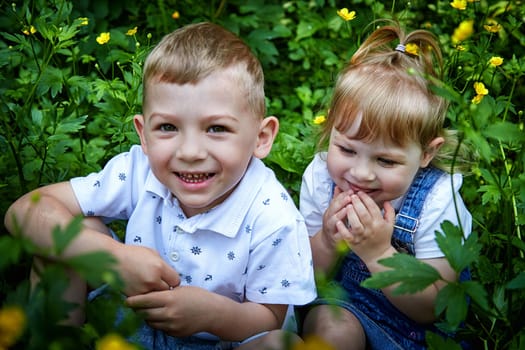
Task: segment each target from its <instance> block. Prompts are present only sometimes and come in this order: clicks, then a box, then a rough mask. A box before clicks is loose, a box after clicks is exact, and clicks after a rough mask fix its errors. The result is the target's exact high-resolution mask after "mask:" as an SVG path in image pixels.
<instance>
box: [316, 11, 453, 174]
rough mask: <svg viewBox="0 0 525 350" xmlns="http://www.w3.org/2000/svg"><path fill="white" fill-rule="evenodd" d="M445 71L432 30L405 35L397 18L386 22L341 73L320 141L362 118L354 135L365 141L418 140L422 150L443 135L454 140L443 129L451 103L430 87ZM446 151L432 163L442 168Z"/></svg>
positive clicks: (400, 144) (395, 142)
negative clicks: (382, 139)
mask: <svg viewBox="0 0 525 350" xmlns="http://www.w3.org/2000/svg"><path fill="white" fill-rule="evenodd" d="M396 45H397V46H396ZM407 46H408V47H410V46H412V47H411V48H410V50H407ZM415 50H417V52H415ZM436 68H437V70H436ZM441 71H442V56H441V49H440V47H439V45H438V43H437V41H436V39H435V37H434V36H433V35H432V33H430V32H428V31H426V30H416V31H413V32H411V33H409V34H407V35H406V34H405V33H404V32H403V30H402V29H401V28H400V27H399V25H398V24H397V23H396V22H391V21H388V23H387V25H385V26H382V27H380V28H378V29H376V30H375V31H374V32H373V33H372V34H371V35H370V36H369V37H368V38H367V39H366V40H365V42H364V43H363V44H362V45H361V46H360V47H359V49H358V50H357V51H356V52H355V54H354V55H353V56H352V58H351V60H350V62H349V63H348V64H347V66H346V67H345V68H344V69H343V70H342V72H341V73H340V74H339V77H338V79H337V82H336V85H335V89H334V93H333V97H332V101H331V104H330V109H329V112H328V118H327V121H326V123H325V125H324V127H323V130H322V131H321V139H320V144H321V145H322V144H325V143H326V142H327V141H328V139H329V137H330V133H331V131H332V129H333V128H335V129H336V130H338V131H340V132H345V131H346V130H348V128H349V127H350V126H351V125H352V123H354V121H355V120H356V119H357V118H358V117H360V116H362V120H361V124H360V126H359V130H358V131H357V134H356V135H355V137H356V138H358V139H361V140H364V141H365V142H366V141H371V140H375V139H377V138H385V139H387V140H389V141H391V142H393V143H394V144H397V145H399V146H405V145H407V144H408V143H409V142H416V143H417V144H419V145H420V146H421V148H422V149H423V150H426V148H427V146H428V145H429V143H430V142H431V141H432V140H433V139H434V138H436V137H439V136H441V137H444V138H445V140H446V143H454V140H453V136H454V134H453V132H448V131H447V130H445V129H444V121H445V117H446V111H447V107H448V103H447V101H446V100H445V99H444V98H443V97H441V96H438V95H436V94H434V93H433V92H432V90H431V85H432V84H434V83H437V82H438V81H439V79H440V78H441ZM450 145H451V144H450ZM442 149H443V151H444V152H446V151H447V147H445V148H443V147H442ZM448 149H450V147H448ZM444 152H442V153H441V154H438V155H437V156H436V158H435V161H434V163H438V165H441V166H440V167H442V164H440V163H442V162H443V160H445V158H447V157H448V156H447V155H446V154H445V153H444Z"/></svg>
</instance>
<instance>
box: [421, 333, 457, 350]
mask: <svg viewBox="0 0 525 350" xmlns="http://www.w3.org/2000/svg"><path fill="white" fill-rule="evenodd" d="M425 339H426V341H427V345H428V350H443V349H446V350H461V349H462V348H461V345H459V344H458V343H456V342H455V341H454V340H453V339H452V338H450V337H446V338H444V337H442V336H440V335H438V334H436V333H432V332H427V333H426V336H425Z"/></svg>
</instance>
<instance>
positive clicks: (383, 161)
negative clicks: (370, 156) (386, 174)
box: [377, 158, 396, 167]
mask: <svg viewBox="0 0 525 350" xmlns="http://www.w3.org/2000/svg"><path fill="white" fill-rule="evenodd" d="M377 161H378V162H379V163H381V164H382V165H383V166H388V167H391V166H394V165H395V164H396V162H395V161H393V160H391V159H386V158H378V159H377Z"/></svg>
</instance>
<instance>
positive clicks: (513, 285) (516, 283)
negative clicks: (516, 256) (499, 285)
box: [507, 271, 525, 289]
mask: <svg viewBox="0 0 525 350" xmlns="http://www.w3.org/2000/svg"><path fill="white" fill-rule="evenodd" d="M507 289H525V272H523V271H522V272H520V273H519V275H517V276H516V277H514V278H513V279H512V280H511V281H510V282H509V283H508V284H507Z"/></svg>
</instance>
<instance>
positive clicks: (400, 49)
mask: <svg viewBox="0 0 525 350" xmlns="http://www.w3.org/2000/svg"><path fill="white" fill-rule="evenodd" d="M395 50H396V51H399V52H402V53H405V45H403V44H398V45H397V46H396V48H395Z"/></svg>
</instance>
